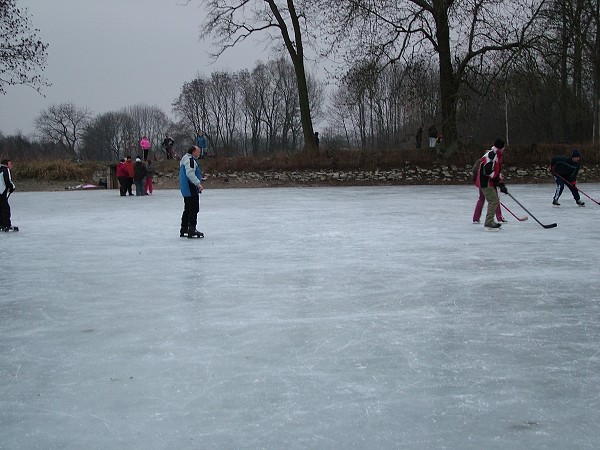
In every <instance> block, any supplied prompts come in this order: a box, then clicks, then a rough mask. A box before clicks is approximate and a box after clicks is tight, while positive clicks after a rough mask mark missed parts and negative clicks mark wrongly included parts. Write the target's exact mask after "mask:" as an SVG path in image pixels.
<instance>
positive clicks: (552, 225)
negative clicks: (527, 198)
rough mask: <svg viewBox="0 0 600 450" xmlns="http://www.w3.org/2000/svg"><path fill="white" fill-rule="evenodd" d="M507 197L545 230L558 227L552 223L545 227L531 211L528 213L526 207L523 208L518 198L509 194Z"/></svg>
mask: <svg viewBox="0 0 600 450" xmlns="http://www.w3.org/2000/svg"><path fill="white" fill-rule="evenodd" d="M506 195H508V196H509V197H510V198H512V199H513V200H514V201H515V203H516V204H517V205H519V206H520V207H521V208H523V210H524V211H525V212H526V213H527V214H529V215H530V216H531V217H533V220H535V221H536V222H537V223H539V224H540V225H541V226H543V227H544V228H554V227H556V225H557V224H556V223H550V224H548V225H544V224H543V223H542V222H540V221H539V220H537V219H536V218H535V216H534V215H533V214H531V213H530V212H529V211H527V208H525V207H524V206H523V205H522V204H521V203H520V202H519V200H517V199H516V198H514V197H513V196H512V195H511V194H509V193H508V192H507V193H506Z"/></svg>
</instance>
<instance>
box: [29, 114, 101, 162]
mask: <svg viewBox="0 0 600 450" xmlns="http://www.w3.org/2000/svg"><path fill="white" fill-rule="evenodd" d="M90 120H91V113H90V111H88V110H87V109H86V108H78V107H77V106H75V105H73V104H72V103H62V104H60V105H51V106H49V107H48V108H47V109H46V110H44V111H42V112H41V113H40V114H39V115H38V116H37V117H36V118H35V120H34V124H35V127H36V130H37V133H38V135H39V136H40V138H41V140H42V141H48V142H51V143H55V144H58V145H59V146H60V148H62V150H63V151H64V153H65V154H66V155H68V156H69V157H71V158H79V156H80V154H79V144H80V142H81V138H82V136H83V134H84V132H85V129H86V127H87V125H88V124H89V122H90Z"/></svg>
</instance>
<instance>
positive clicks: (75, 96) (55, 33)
mask: <svg viewBox="0 0 600 450" xmlns="http://www.w3.org/2000/svg"><path fill="white" fill-rule="evenodd" d="M185 2H186V1H185V0H17V5H18V7H20V8H23V7H26V8H27V9H28V12H29V14H28V15H29V18H30V21H31V22H32V25H33V27H34V28H37V29H39V30H40V31H39V33H38V35H39V37H40V38H41V39H42V40H43V41H44V42H46V43H48V44H49V45H50V47H49V49H48V63H47V67H46V70H45V72H44V74H45V76H46V78H47V79H48V81H50V82H51V83H52V86H51V87H48V88H44V90H43V93H44V94H45V96H46V97H45V98H44V97H42V96H41V95H39V94H38V93H37V92H36V91H35V90H33V89H31V88H29V87H24V86H8V87H7V93H6V95H3V96H2V95H1V94H0V131H2V132H3V133H4V134H5V135H10V134H14V133H16V132H18V131H20V132H22V133H23V134H25V135H29V134H31V133H32V132H33V131H34V127H33V119H34V118H35V116H37V115H38V114H39V112H40V111H42V110H44V109H46V108H47V107H48V106H50V105H52V104H59V103H65V102H72V103H73V104H75V105H76V106H78V107H87V108H89V109H90V110H91V111H92V113H93V114H95V115H97V114H101V113H104V112H108V111H116V110H120V109H121V108H123V107H125V106H130V105H135V104H139V103H145V104H148V105H156V106H158V107H160V108H161V109H163V110H164V111H165V113H167V115H169V116H172V113H171V103H172V102H173V100H174V99H175V98H176V97H177V95H178V94H179V91H180V89H181V87H182V85H183V83H184V82H186V81H190V80H192V79H193V78H194V77H195V76H196V75H197V74H198V73H200V74H203V75H207V76H208V75H210V74H211V73H212V72H214V71H216V70H230V71H238V70H240V69H244V68H248V69H251V68H253V67H254V65H255V63H256V61H257V60H263V61H266V60H268V59H269V56H270V54H269V53H268V52H266V51H265V50H264V45H263V44H257V43H253V44H251V45H245V47H240V48H237V49H234V50H233V51H231V52H229V53H226V54H225V55H223V56H222V58H220V59H219V61H218V62H217V63H214V64H211V63H210V61H209V57H208V52H209V51H210V50H211V48H210V47H209V45H210V41H209V40H205V41H200V39H199V36H200V26H201V24H202V22H203V20H204V13H203V11H202V10H201V9H200V6H199V3H198V2H197V1H192V2H190V4H189V5H184V3H185Z"/></svg>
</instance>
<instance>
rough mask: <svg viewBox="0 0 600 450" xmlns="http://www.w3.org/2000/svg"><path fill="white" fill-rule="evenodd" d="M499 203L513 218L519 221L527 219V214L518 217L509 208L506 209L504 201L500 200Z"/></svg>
mask: <svg viewBox="0 0 600 450" xmlns="http://www.w3.org/2000/svg"><path fill="white" fill-rule="evenodd" d="M500 204H501V205H502V207H503V208H504V209H505V210H507V211H508V212H509V213H510V215H511V216H513V217H514V218H515V219H517V220H518V221H519V222H525V221H526V220H527V219H529V217H528V216H523V217H519V216H517V215H516V214H515V213H514V212H512V211H511V210H510V209H508V206H506V205H505V204H504V203H502V202H500Z"/></svg>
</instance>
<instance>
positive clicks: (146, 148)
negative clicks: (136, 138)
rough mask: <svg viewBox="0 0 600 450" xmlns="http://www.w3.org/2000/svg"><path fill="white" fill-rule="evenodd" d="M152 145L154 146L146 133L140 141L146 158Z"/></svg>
mask: <svg viewBox="0 0 600 450" xmlns="http://www.w3.org/2000/svg"><path fill="white" fill-rule="evenodd" d="M150 147H152V144H151V143H150V140H149V139H148V138H147V137H146V135H144V136H143V137H142V140H141V141H140V148H141V149H142V152H143V154H144V160H146V159H148V152H149V151H150Z"/></svg>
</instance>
